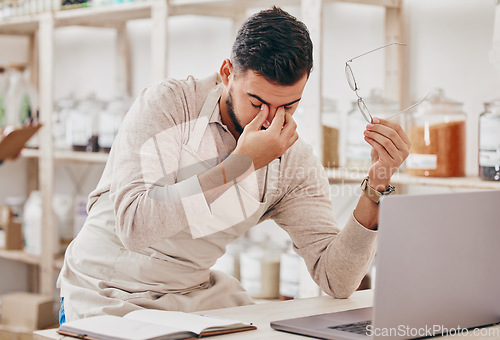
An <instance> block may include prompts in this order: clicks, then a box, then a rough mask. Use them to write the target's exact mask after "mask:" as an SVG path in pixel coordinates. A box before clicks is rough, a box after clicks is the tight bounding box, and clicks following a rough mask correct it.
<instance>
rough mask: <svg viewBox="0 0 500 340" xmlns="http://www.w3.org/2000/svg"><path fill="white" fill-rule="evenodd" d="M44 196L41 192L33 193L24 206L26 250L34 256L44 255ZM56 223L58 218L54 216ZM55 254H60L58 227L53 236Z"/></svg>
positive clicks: (53, 251)
mask: <svg viewBox="0 0 500 340" xmlns="http://www.w3.org/2000/svg"><path fill="white" fill-rule="evenodd" d="M42 216H43V208H42V195H41V193H40V191H32V192H31V194H30V196H29V197H28V199H27V200H26V203H25V204H24V212H23V237H24V250H25V251H26V252H27V253H30V254H33V255H41V254H42V235H43V233H42ZM54 221H55V222H56V224H57V223H58V218H57V216H54ZM53 238H54V239H53V245H54V248H53V250H52V253H53V254H57V253H58V252H59V233H58V227H57V228H56V230H55V233H54V234H53Z"/></svg>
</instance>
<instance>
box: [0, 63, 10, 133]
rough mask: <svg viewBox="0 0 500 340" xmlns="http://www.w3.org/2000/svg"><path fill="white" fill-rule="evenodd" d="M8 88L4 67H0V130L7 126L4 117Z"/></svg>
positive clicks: (7, 77)
mask: <svg viewBox="0 0 500 340" xmlns="http://www.w3.org/2000/svg"><path fill="white" fill-rule="evenodd" d="M8 86H9V76H8V73H7V70H6V69H5V68H4V67H0V128H2V127H4V126H5V125H6V124H7V121H6V119H7V117H6V116H5V98H6V95H7V89H8Z"/></svg>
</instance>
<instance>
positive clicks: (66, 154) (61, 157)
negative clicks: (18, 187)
mask: <svg viewBox="0 0 500 340" xmlns="http://www.w3.org/2000/svg"><path fill="white" fill-rule="evenodd" d="M21 157H24V158H39V157H40V150H38V149H23V151H22V152H21ZM108 157H109V154H108V153H105V152H77V151H69V150H68V151H62V150H56V151H55V152H54V160H55V161H57V162H60V163H63V162H85V163H95V164H105V163H106V162H107V161H108Z"/></svg>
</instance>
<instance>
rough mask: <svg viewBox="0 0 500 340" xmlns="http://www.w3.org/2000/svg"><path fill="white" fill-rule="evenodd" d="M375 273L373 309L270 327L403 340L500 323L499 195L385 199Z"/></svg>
mask: <svg viewBox="0 0 500 340" xmlns="http://www.w3.org/2000/svg"><path fill="white" fill-rule="evenodd" d="M376 268H377V272H376V274H377V275H376V277H375V289H374V302H373V307H370V308H361V309H354V310H349V311H344V312H336V313H327V314H320V315H313V316H308V317H301V318H294V319H288V320H281V321H274V322H271V327H272V328H274V329H276V330H280V331H286V332H291V333H296V334H301V335H307V336H311V337H316V338H322V339H378V338H384V339H387V338H389V339H391V338H392V339H406V338H419V337H427V336H434V335H441V334H453V332H457V331H460V330H462V332H464V329H470V328H475V327H481V326H485V325H491V324H494V323H498V322H500V191H482V192H465V193H450V194H433V195H396V196H389V197H386V198H384V199H383V200H382V201H381V203H380V212H379V235H378V251H377V255H376ZM499 332H500V331H499ZM470 333H472V331H470Z"/></svg>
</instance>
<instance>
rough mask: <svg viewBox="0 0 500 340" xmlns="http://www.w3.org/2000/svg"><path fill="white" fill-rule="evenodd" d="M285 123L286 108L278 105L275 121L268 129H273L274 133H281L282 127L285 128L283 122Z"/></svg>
mask: <svg viewBox="0 0 500 340" xmlns="http://www.w3.org/2000/svg"><path fill="white" fill-rule="evenodd" d="M284 123H285V108H284V107H278V109H277V110H276V114H275V115H274V118H273V121H272V122H271V125H270V126H269V129H267V130H268V131H272V132H273V133H277V134H280V133H281V129H283V124H284Z"/></svg>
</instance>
